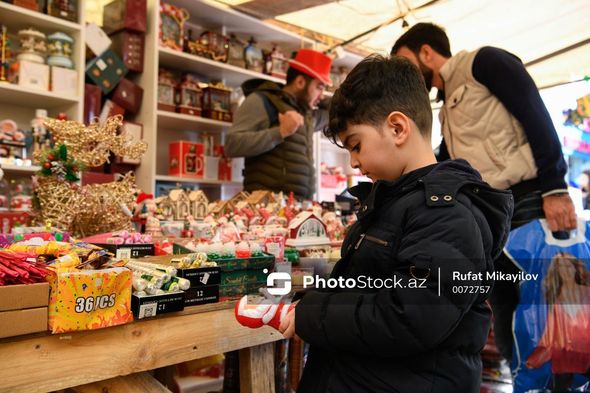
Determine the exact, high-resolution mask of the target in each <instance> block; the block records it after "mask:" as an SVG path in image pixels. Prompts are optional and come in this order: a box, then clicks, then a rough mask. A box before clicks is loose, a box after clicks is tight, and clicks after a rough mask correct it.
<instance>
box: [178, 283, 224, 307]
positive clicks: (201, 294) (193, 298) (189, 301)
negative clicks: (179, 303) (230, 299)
mask: <svg viewBox="0 0 590 393" xmlns="http://www.w3.org/2000/svg"><path fill="white" fill-rule="evenodd" d="M217 302H219V285H210V286H204V287H194V288H193V287H191V288H189V289H187V290H186V291H185V292H184V306H185V307H190V306H198V305H201V304H208V303H217Z"/></svg>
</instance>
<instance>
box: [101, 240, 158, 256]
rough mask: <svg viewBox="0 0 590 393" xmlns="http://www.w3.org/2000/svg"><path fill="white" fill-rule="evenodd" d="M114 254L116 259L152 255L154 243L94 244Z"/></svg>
mask: <svg viewBox="0 0 590 393" xmlns="http://www.w3.org/2000/svg"><path fill="white" fill-rule="evenodd" d="M96 245H97V246H99V247H102V248H104V249H105V250H108V251H109V252H112V253H113V254H115V256H116V258H118V259H129V258H141V257H145V256H152V255H154V244H153V243H149V244H147V243H146V244H96Z"/></svg>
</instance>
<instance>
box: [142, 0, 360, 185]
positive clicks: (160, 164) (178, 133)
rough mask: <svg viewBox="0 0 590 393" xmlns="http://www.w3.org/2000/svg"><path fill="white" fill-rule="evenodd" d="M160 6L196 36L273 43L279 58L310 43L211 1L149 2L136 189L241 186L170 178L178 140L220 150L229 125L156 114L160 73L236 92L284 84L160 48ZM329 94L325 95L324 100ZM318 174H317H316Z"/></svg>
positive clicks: (348, 59)
mask: <svg viewBox="0 0 590 393" xmlns="http://www.w3.org/2000/svg"><path fill="white" fill-rule="evenodd" d="M161 3H168V4H171V5H174V6H177V7H182V8H184V9H186V10H187V11H188V13H189V14H190V18H189V20H188V21H187V26H190V27H191V28H192V29H193V31H194V32H195V33H196V34H195V35H198V34H199V33H200V32H201V31H205V30H209V31H216V32H221V33H223V34H226V35H229V34H230V33H234V34H236V35H238V36H242V37H250V36H253V37H254V38H255V39H256V40H257V41H258V42H261V43H264V42H266V43H271V42H272V43H275V44H277V45H279V46H280V47H281V49H282V50H283V53H285V54H289V53H291V51H292V50H296V49H299V48H301V47H306V48H311V47H313V46H314V45H315V44H314V41H312V40H310V39H308V38H302V37H301V36H299V35H297V34H295V33H292V32H290V31H287V30H284V29H281V28H280V27H277V26H273V25H271V24H267V23H265V22H263V21H261V20H259V19H256V18H253V17H251V16H248V15H245V14H243V13H240V12H238V11H235V10H233V9H232V8H231V7H229V6H227V5H224V4H221V3H218V2H215V1H211V0H166V1H162V2H161V1H160V0H148V30H147V33H146V42H145V68H144V72H143V74H141V75H140V76H139V78H138V83H139V84H140V85H141V86H142V87H143V89H144V99H143V102H144V104H143V106H142V108H141V111H140V113H139V114H138V116H137V117H136V121H137V122H140V123H142V124H143V126H144V139H145V140H146V142H148V151H147V153H146V155H145V156H144V158H143V160H142V164H141V165H140V166H139V167H138V169H137V180H138V184H139V186H140V187H141V188H142V189H143V190H145V191H146V192H154V191H155V190H156V188H157V183H162V182H168V183H170V182H179V183H192V184H195V183H198V184H209V185H213V186H216V185H219V186H225V185H230V186H233V187H235V186H239V185H240V184H241V183H240V182H227V181H214V180H213V181H210V180H201V179H190V178H183V177H176V176H168V174H167V169H168V144H169V143H170V142H173V141H178V140H189V141H196V140H197V138H198V136H197V134H198V133H206V134H209V135H214V137H215V143H216V144H219V143H221V144H223V141H224V133H225V132H226V131H227V129H228V128H229V127H230V126H231V123H228V122H222V121H217V120H212V119H207V118H202V117H197V116H190V115H185V114H180V113H174V112H168V111H162V110H158V109H157V97H158V94H157V86H158V73H159V68H160V67H163V68H168V69H173V70H175V71H188V72H193V73H195V74H198V75H200V76H201V77H204V78H207V79H208V80H221V81H222V82H223V83H224V84H225V85H226V86H228V87H230V88H237V87H239V86H240V85H241V84H242V83H243V82H244V81H246V80H249V79H254V78H261V79H267V80H271V81H274V82H278V83H284V82H285V81H284V80H283V79H280V78H275V77H273V76H270V75H266V74H262V73H259V72H255V71H252V70H247V69H244V68H240V67H237V66H233V65H231V64H226V63H222V62H218V61H214V60H210V59H207V58H205V57H200V56H196V55H192V54H189V53H184V52H181V51H177V50H174V49H171V48H167V47H162V46H160V43H159V23H160V18H159V10H160V4H161ZM360 59H361V58H360V57H359V56H356V55H350V54H347V57H346V58H345V59H343V60H338V61H337V62H336V63H335V64H341V63H342V61H344V62H345V63H347V62H348V63H350V64H347V65H350V66H351V65H353V64H355V63H356V62H358V61H360ZM330 95H331V93H329V92H327V93H326V96H330ZM318 173H319V172H318Z"/></svg>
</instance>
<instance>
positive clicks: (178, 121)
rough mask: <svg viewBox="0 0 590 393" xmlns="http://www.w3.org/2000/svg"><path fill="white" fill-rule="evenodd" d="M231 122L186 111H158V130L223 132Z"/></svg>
mask: <svg viewBox="0 0 590 393" xmlns="http://www.w3.org/2000/svg"><path fill="white" fill-rule="evenodd" d="M230 126H231V123H229V122H226V121H219V120H213V119H207V118H205V117H200V116H191V115H186V114H184V113H175V112H170V111H162V110H159V111H158V130H166V131H168V130H172V131H193V130H194V131H207V132H223V131H224V130H226V129H227V128H229V127H230Z"/></svg>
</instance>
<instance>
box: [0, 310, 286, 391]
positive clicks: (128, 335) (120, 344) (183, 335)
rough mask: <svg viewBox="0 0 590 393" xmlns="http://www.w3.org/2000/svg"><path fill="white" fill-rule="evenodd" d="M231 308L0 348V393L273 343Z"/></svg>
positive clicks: (267, 332)
mask: <svg viewBox="0 0 590 393" xmlns="http://www.w3.org/2000/svg"><path fill="white" fill-rule="evenodd" d="M281 338H282V335H281V334H280V333H278V332H277V331H276V330H274V329H272V328H270V327H263V328H260V329H248V328H244V327H243V326H241V325H239V324H238V323H237V322H236V321H235V317H234V313H233V310H232V309H225V310H218V311H211V312H206V313H200V314H193V315H180V316H175V317H170V318H156V319H153V320H145V321H140V322H137V323H132V324H127V325H122V326H116V327H112V328H107V329H101V330H94V331H86V332H78V333H73V334H59V335H48V336H42V337H32V338H28V339H21V340H15V341H9V342H3V343H1V344H0V392H2V393H8V392H11V393H17V392H47V391H53V390H58V389H64V388H67V387H72V386H78V385H82V384H87V383H91V382H95V381H102V380H105V379H110V378H113V377H117V376H121V375H127V374H132V373H137V372H140V371H146V370H153V369H155V368H159V367H164V366H168V365H171V364H176V363H180V362H184V361H187V360H192V359H198V358H202V357H205V356H210V355H215V354H218V353H223V352H227V351H233V350H237V349H242V348H246V347H250V346H255V345H260V344H265V343H269V342H274V341H277V340H279V339H281Z"/></svg>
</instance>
